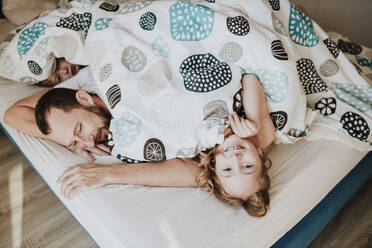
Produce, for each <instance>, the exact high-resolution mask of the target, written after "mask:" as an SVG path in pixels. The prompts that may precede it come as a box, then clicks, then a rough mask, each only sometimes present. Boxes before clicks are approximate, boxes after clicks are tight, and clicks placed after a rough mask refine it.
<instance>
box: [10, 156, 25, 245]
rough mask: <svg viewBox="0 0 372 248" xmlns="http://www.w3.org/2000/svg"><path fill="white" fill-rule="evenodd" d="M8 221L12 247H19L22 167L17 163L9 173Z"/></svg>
mask: <svg viewBox="0 0 372 248" xmlns="http://www.w3.org/2000/svg"><path fill="white" fill-rule="evenodd" d="M9 201H10V209H12V212H11V215H10V221H11V224H12V245H13V247H20V246H21V243H22V215H23V167H22V163H17V164H15V165H14V167H13V168H12V169H11V170H10V171H9Z"/></svg>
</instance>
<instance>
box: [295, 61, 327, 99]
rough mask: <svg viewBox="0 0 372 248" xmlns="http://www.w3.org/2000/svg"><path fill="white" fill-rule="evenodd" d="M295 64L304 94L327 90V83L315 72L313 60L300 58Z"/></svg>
mask: <svg viewBox="0 0 372 248" xmlns="http://www.w3.org/2000/svg"><path fill="white" fill-rule="evenodd" d="M296 66H297V73H298V75H299V77H300V80H301V83H302V87H303V88H304V91H305V94H306V95H309V94H314V93H319V92H327V91H328V87H327V85H326V84H325V83H324V82H323V80H322V79H321V78H320V76H319V75H318V73H317V72H316V69H315V66H314V64H313V61H311V60H310V59H305V58H302V59H300V60H298V61H297V62H296Z"/></svg>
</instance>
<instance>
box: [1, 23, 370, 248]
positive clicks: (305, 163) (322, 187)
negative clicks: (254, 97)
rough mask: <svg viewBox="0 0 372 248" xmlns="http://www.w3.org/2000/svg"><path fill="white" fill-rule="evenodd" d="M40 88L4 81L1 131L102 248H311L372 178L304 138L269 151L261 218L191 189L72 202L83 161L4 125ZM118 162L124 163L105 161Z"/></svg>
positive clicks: (328, 146) (342, 149)
mask: <svg viewBox="0 0 372 248" xmlns="http://www.w3.org/2000/svg"><path fill="white" fill-rule="evenodd" d="M0 25H1V28H0V30H1V34H2V35H3V34H5V33H7V32H8V31H9V29H10V28H12V26H11V25H10V24H9V23H7V21H1V22H0ZM39 90H40V88H36V87H34V86H32V85H27V84H21V83H15V82H13V81H11V80H8V79H5V78H1V81H0V99H1V102H0V114H1V116H0V117H1V125H2V128H3V130H4V131H5V133H6V134H7V135H8V137H9V138H10V139H11V140H12V141H13V142H14V143H15V144H16V146H17V147H18V148H19V150H20V151H21V152H22V154H23V155H24V156H25V158H26V159H27V160H28V162H29V163H30V165H31V166H32V167H33V168H34V169H35V171H36V172H37V173H38V174H39V175H40V176H41V177H42V178H43V179H44V181H45V183H46V184H47V185H48V186H49V187H50V189H51V190H52V191H53V192H54V193H55V194H56V195H57V197H58V198H59V199H60V200H61V201H62V202H63V203H64V205H65V206H66V207H67V208H68V209H69V210H70V212H71V213H72V214H73V216H74V217H75V218H76V220H77V221H78V222H79V223H80V224H81V225H82V226H83V228H84V229H85V230H86V231H87V232H88V233H89V234H90V236H91V237H92V238H93V239H94V240H95V242H96V243H97V245H99V246H100V247H249V246H253V247H269V246H273V245H274V246H276V247H305V246H307V245H309V244H310V242H311V241H312V240H313V239H314V238H315V237H316V235H317V234H318V233H319V232H320V231H321V229H322V228H323V227H324V226H325V225H326V223H327V222H328V221H329V220H330V219H331V218H332V217H333V216H334V215H335V213H336V211H337V210H338V209H340V208H341V206H342V205H343V204H344V203H345V202H346V201H347V199H348V198H349V197H351V196H352V194H353V193H354V192H355V191H356V190H357V189H358V188H359V187H360V186H362V185H363V183H364V182H365V181H366V180H368V178H370V176H371V175H372V168H371V166H370V164H371V163H372V155H371V153H369V154H368V153H367V152H360V151H357V150H355V149H353V148H352V147H350V146H348V145H345V144H342V143H339V142H335V141H331V140H320V141H311V142H309V141H299V142H297V143H296V144H294V145H276V146H274V147H273V149H272V150H271V151H270V153H269V156H270V158H271V159H272V160H273V161H275V165H274V166H273V168H272V169H271V171H270V175H271V176H272V188H271V190H270V194H271V196H272V204H271V209H270V211H269V213H268V214H267V216H265V217H264V218H262V219H255V218H251V217H249V216H247V214H246V213H245V212H244V211H243V210H234V209H231V208H228V207H226V206H224V205H223V204H221V203H219V202H218V201H216V200H215V199H214V198H213V197H212V196H210V195H209V194H207V193H205V192H201V191H199V190H197V189H190V188H147V187H134V186H129V185H127V186H107V187H104V188H101V189H97V190H91V191H88V192H85V193H83V194H81V195H80V196H79V197H77V198H76V199H74V200H72V201H69V200H66V199H64V198H63V197H62V196H61V195H60V194H59V186H58V185H57V183H56V178H57V177H58V176H59V175H60V174H61V173H62V172H63V171H64V170H65V169H66V168H67V167H69V166H71V165H73V164H76V163H80V162H83V161H84V159H83V158H81V157H79V156H78V155H75V154H73V153H71V152H70V151H68V150H67V149H65V148H63V147H61V146H59V145H56V144H53V143H51V142H48V141H44V140H39V139H35V138H33V137H29V136H26V135H24V134H22V133H20V132H18V131H16V130H14V129H12V128H10V127H9V126H7V125H5V124H4V123H3V121H2V119H3V118H2V117H3V114H4V112H5V111H6V109H7V108H8V107H9V106H10V105H12V104H13V103H14V102H15V101H17V100H18V99H20V98H22V97H24V96H27V95H31V94H33V93H35V92H37V91H39ZM325 151H326V152H325ZM66 158H68V159H66ZM363 158H364V159H363ZM111 161H116V162H117V160H116V159H115V158H112V157H99V158H98V162H102V163H109V162H111ZM314 180H316V183H314ZM332 189H333V190H332ZM288 213H290V214H288ZM309 220H310V221H309ZM315 223H316V224H315ZM293 227H294V228H293ZM292 228H293V229H292ZM278 240H279V241H278Z"/></svg>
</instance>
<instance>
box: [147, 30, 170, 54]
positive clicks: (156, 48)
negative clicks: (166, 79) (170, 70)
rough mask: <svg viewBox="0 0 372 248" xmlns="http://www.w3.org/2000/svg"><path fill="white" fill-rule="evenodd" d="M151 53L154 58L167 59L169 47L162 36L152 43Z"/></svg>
mask: <svg viewBox="0 0 372 248" xmlns="http://www.w3.org/2000/svg"><path fill="white" fill-rule="evenodd" d="M151 47H152V52H153V53H154V55H155V56H156V57H164V58H168V56H169V47H168V44H167V41H166V40H165V39H164V38H163V37H162V36H160V35H159V36H157V37H156V38H155V39H154V41H153V42H152V45H151Z"/></svg>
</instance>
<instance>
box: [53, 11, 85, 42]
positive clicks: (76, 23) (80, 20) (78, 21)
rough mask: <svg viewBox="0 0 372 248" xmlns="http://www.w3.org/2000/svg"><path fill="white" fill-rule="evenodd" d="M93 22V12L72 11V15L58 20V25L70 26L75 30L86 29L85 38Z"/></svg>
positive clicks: (69, 27)
mask: <svg viewBox="0 0 372 248" xmlns="http://www.w3.org/2000/svg"><path fill="white" fill-rule="evenodd" d="M91 23H92V14H91V13H89V12H85V13H84V14H76V13H72V14H71V15H70V16H68V17H65V18H61V19H60V20H59V22H57V24H56V26H57V27H62V28H68V29H72V30H75V31H81V30H83V31H84V39H85V38H86V37H87V35H88V30H89V27H90V24H91Z"/></svg>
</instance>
